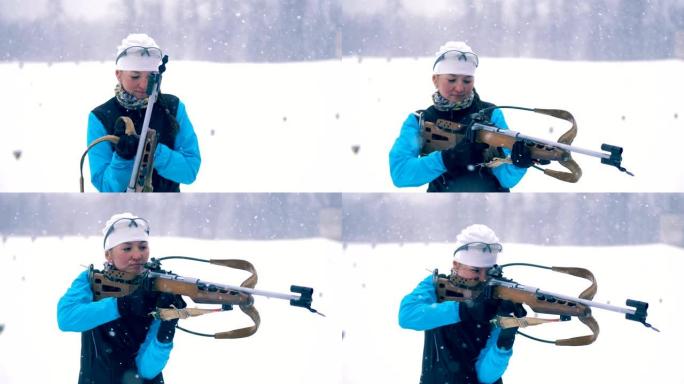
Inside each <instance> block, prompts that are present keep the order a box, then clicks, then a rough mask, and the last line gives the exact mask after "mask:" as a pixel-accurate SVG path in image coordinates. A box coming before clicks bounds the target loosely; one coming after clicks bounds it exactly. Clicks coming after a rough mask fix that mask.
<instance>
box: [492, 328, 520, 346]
mask: <svg viewBox="0 0 684 384" xmlns="http://www.w3.org/2000/svg"><path fill="white" fill-rule="evenodd" d="M516 332H518V327H511V328H506V329H502V330H501V333H499V338H498V339H497V340H496V345H497V346H498V347H499V348H502V349H511V348H513V342H514V341H515V334H516Z"/></svg>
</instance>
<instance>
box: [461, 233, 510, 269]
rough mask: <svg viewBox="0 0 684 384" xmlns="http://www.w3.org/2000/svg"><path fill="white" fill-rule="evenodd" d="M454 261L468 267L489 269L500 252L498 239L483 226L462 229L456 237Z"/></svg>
mask: <svg viewBox="0 0 684 384" xmlns="http://www.w3.org/2000/svg"><path fill="white" fill-rule="evenodd" d="M456 246H457V248H456V251H455V252H454V261H457V262H459V263H461V264H465V265H467V266H470V267H478V268H482V267H491V266H493V265H494V264H496V257H497V255H498V254H499V252H500V251H501V248H502V247H501V244H500V243H499V238H498V237H496V234H495V233H494V231H493V230H492V229H491V228H489V227H488V226H486V225H484V224H473V225H471V226H469V227H466V228H464V229H463V230H462V231H461V233H459V234H458V236H457V237H456Z"/></svg>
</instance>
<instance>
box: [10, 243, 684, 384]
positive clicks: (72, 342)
mask: <svg viewBox="0 0 684 384" xmlns="http://www.w3.org/2000/svg"><path fill="white" fill-rule="evenodd" d="M150 244H151V251H152V255H153V256H156V257H161V256H166V255H191V256H195V257H201V258H206V259H209V258H215V259H218V258H243V259H246V260H249V261H251V262H253V263H254V265H255V266H256V268H257V271H258V272H259V283H258V284H257V288H260V289H266V290H272V291H283V292H287V290H288V289H289V285H290V284H293V283H295V284H301V285H307V286H311V287H314V289H315V297H314V308H316V309H318V310H320V311H321V312H322V313H324V314H325V315H326V316H327V317H320V316H317V315H314V314H311V313H309V312H308V311H305V310H303V309H300V308H294V307H289V306H288V305H287V303H286V302H284V301H282V300H276V299H265V298H263V297H262V298H259V297H258V298H257V299H256V307H257V308H258V309H259V311H260V313H261V318H262V324H261V328H260V330H259V331H258V332H257V333H256V334H255V335H254V336H252V337H249V338H246V339H242V340H213V339H209V338H201V337H196V336H192V335H188V334H185V333H183V332H179V333H178V334H177V336H176V339H175V347H174V351H173V353H172V357H171V359H170V361H169V363H168V365H167V368H166V369H165V370H164V374H165V377H166V379H167V381H169V382H174V383H175V382H189V381H192V382H195V381H202V382H217V381H218V382H247V381H253V382H258V383H263V382H279V383H349V384H352V383H353V384H356V383H358V384H361V383H379V382H383V383H407V384H408V383H416V382H417V380H418V376H419V374H420V361H421V352H422V343H423V339H422V338H423V334H422V332H416V331H412V330H405V329H401V328H400V327H399V326H398V324H397V313H398V306H399V302H400V300H401V298H402V297H403V296H404V295H405V294H407V293H408V292H410V291H411V290H412V289H413V288H414V287H415V285H416V284H417V283H418V282H419V281H420V280H421V279H423V278H424V277H425V276H427V275H429V274H430V271H431V270H433V269H434V268H439V269H440V271H442V272H446V271H447V269H448V268H449V265H450V260H451V252H452V246H451V245H450V244H441V243H432V244H424V243H420V244H418V243H407V244H403V245H400V244H385V245H374V246H373V245H369V244H358V243H356V244H354V243H352V244H346V246H344V247H343V246H342V245H341V244H340V243H338V242H333V241H328V240H322V239H305V240H288V241H211V240H197V239H188V238H178V237H154V238H152V239H151V242H150ZM100 252H101V238H100V237H87V238H85V237H64V238H55V237H37V238H35V239H31V238H29V237H8V238H6V239H5V240H4V241H3V242H2V243H1V244H0V254H1V255H2V257H1V258H0V298H1V300H0V303H2V306H3V311H2V312H0V324H4V331H3V332H2V333H0V382H2V383H6V384H14V383H25V382H54V381H55V379H56V378H59V379H58V381H59V382H73V381H75V380H76V378H77V375H78V364H79V360H78V356H79V346H80V335H79V334H78V333H64V332H60V331H59V330H58V328H57V324H56V303H57V300H58V299H59V297H60V296H61V295H62V294H63V293H64V291H65V290H66V289H67V287H68V286H69V284H70V283H71V281H72V279H73V278H74V277H75V276H76V275H77V274H78V273H79V272H80V271H81V270H82V268H83V266H84V265H88V264H90V263H95V265H96V266H99V265H101V264H100V263H101V261H102V255H101V253H100ZM513 261H517V262H523V261H524V262H534V263H540V264H545V265H553V266H577V267H585V268H588V269H590V270H591V271H592V272H593V273H594V274H595V276H596V279H597V281H598V293H597V295H596V297H595V300H596V301H597V302H602V303H610V304H613V305H623V304H624V300H625V299H627V298H632V299H637V300H642V301H647V302H648V303H650V308H649V318H648V320H649V321H650V322H651V323H652V324H653V325H654V326H656V327H658V328H660V330H661V331H662V332H661V333H656V332H654V331H652V330H649V329H647V328H645V327H643V326H642V325H640V324H638V323H635V322H632V321H628V320H625V319H624V317H623V315H621V314H618V313H613V312H607V311H604V310H600V309H595V310H594V311H593V312H594V315H595V318H596V319H597V320H598V322H599V325H600V326H601V333H600V335H599V337H598V340H597V341H596V342H595V343H594V344H592V345H590V346H584V347H556V346H552V345H546V344H541V343H537V342H534V341H531V340H527V339H524V338H522V337H518V339H517V341H516V344H515V352H514V356H513V358H512V360H511V363H510V366H509V369H508V371H507V373H506V375H505V376H504V379H505V381H506V382H507V383H523V382H524V383H530V384H535V383H548V382H554V383H568V384H569V383H576V382H577V381H589V382H606V381H614V382H620V383H629V384H631V383H634V384H636V383H646V382H672V383H684V377H683V376H682V374H681V370H680V369H679V367H678V362H679V357H678V356H679V355H680V354H679V348H678V346H679V344H680V343H681V340H683V335H682V331H681V327H680V326H679V324H678V319H680V318H681V317H682V316H683V315H684V313H683V312H684V309H683V308H684V300H683V299H682V296H681V289H680V288H679V286H678V285H677V284H678V281H679V279H678V274H679V271H681V270H682V268H683V267H684V265H683V263H684V250H682V249H679V248H675V247H671V246H667V245H663V244H650V245H643V246H631V247H600V246H596V247H571V246H565V247H551V246H547V247H542V246H536V245H529V244H509V243H506V244H505V245H504V253H502V254H501V257H500V262H502V263H505V262H513ZM164 266H165V267H166V268H167V269H171V270H173V271H174V272H175V273H179V274H182V275H185V276H192V277H201V278H203V279H207V280H210V281H211V280H213V281H216V282H223V283H228V284H235V283H239V282H240V281H241V280H240V279H239V278H238V277H237V276H236V274H234V273H229V271H222V270H221V269H220V268H219V267H212V268H204V267H202V264H197V263H190V262H182V261H167V262H166V263H165V264H164ZM200 268H202V269H200ZM506 275H507V276H508V277H510V278H514V279H516V280H517V281H518V282H521V283H523V284H526V285H530V286H537V287H540V288H543V289H546V290H549V291H554V292H558V293H564V294H570V295H576V294H578V293H579V292H580V291H581V290H582V289H583V288H584V287H585V286H586V282H584V281H576V280H577V279H574V278H572V279H564V278H563V277H562V276H559V275H558V274H553V273H549V272H546V271H541V272H538V271H536V270H528V269H525V268H518V267H515V268H513V267H512V268H510V269H508V270H507V273H506ZM228 276H230V277H228ZM241 277H242V278H244V277H246V276H244V275H243V276H241ZM226 280H228V281H226ZM200 319H202V318H200ZM200 319H197V320H200ZM193 321H194V320H193ZM248 321H249V320H247V319H246V317H244V315H242V314H241V313H231V312H228V313H222V314H211V315H206V316H205V317H204V318H203V322H201V323H200V322H198V323H190V322H189V321H186V324H185V325H186V326H187V327H188V328H194V329H201V330H204V329H210V330H211V332H214V331H221V330H228V329H232V328H234V327H239V326H245V325H248ZM575 323H576V320H574V321H573V322H570V323H563V324H559V325H558V326H556V325H548V326H540V327H538V328H536V329H531V330H530V331H529V332H530V333H532V334H535V335H538V336H544V337H550V338H557V337H560V336H574V335H579V334H584V332H586V329H585V328H582V327H581V326H580V327H576V326H574V324H575ZM181 324H182V322H181ZM204 327H207V328H204Z"/></svg>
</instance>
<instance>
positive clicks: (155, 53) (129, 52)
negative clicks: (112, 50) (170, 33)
mask: <svg viewBox="0 0 684 384" xmlns="http://www.w3.org/2000/svg"><path fill="white" fill-rule="evenodd" d="M124 56H149V57H158V58H159V60H160V61H161V59H162V51H161V49H159V48H157V47H142V46H139V45H134V46H132V47H128V48H126V49H124V50H123V52H121V53H119V56H117V57H116V61H115V62H114V63H118V62H119V59H121V58H122V57H124Z"/></svg>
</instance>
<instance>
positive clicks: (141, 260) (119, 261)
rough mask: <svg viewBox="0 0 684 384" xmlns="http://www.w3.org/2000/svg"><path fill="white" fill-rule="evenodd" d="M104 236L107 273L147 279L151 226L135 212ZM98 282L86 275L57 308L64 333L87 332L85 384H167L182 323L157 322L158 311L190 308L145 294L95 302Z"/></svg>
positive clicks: (113, 221) (111, 224) (116, 220)
mask: <svg viewBox="0 0 684 384" xmlns="http://www.w3.org/2000/svg"><path fill="white" fill-rule="evenodd" d="M103 234H104V254H105V259H106V263H105V268H104V272H114V271H116V272H115V273H119V274H123V273H125V274H128V275H130V276H140V277H142V276H144V275H143V273H144V271H145V268H144V266H145V263H146V262H147V260H148V258H149V255H150V249H149V246H148V243H147V240H148V236H149V225H148V224H147V221H146V220H145V219H142V218H140V217H138V216H135V215H133V214H132V213H122V214H117V215H114V216H112V217H111V218H110V219H109V221H107V224H106V225H105V228H104V229H103ZM93 284H94V282H93V281H91V274H90V271H89V270H86V271H83V272H82V273H81V274H80V275H78V277H77V278H76V279H75V280H74V282H73V283H72V285H71V287H70V288H69V289H68V290H67V292H66V293H65V294H64V296H62V298H61V299H60V300H59V303H58V305H57V323H58V325H59V328H60V329H61V330H62V331H71V332H81V370H80V372H79V380H78V382H79V383H80V384H84V383H97V384H108V383H112V384H113V383H117V384H118V383H163V382H164V380H163V377H162V373H161V371H162V369H163V368H164V366H166V363H167V361H168V359H169V355H170V353H171V349H172V348H173V337H174V334H175V328H176V323H177V322H178V320H177V319H176V320H169V321H161V320H158V319H153V318H152V316H150V313H151V312H153V311H154V310H155V309H156V308H170V307H171V306H172V305H173V306H174V307H176V308H183V307H185V302H184V301H183V299H182V298H181V296H178V295H173V294H168V293H163V294H159V293H157V292H151V291H150V290H148V289H145V288H144V287H145V284H142V283H141V284H140V288H138V289H137V290H135V291H134V292H133V293H131V294H129V295H127V296H122V297H104V298H101V299H100V300H98V301H95V300H94V297H95V294H94V291H93V288H92V287H93Z"/></svg>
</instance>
